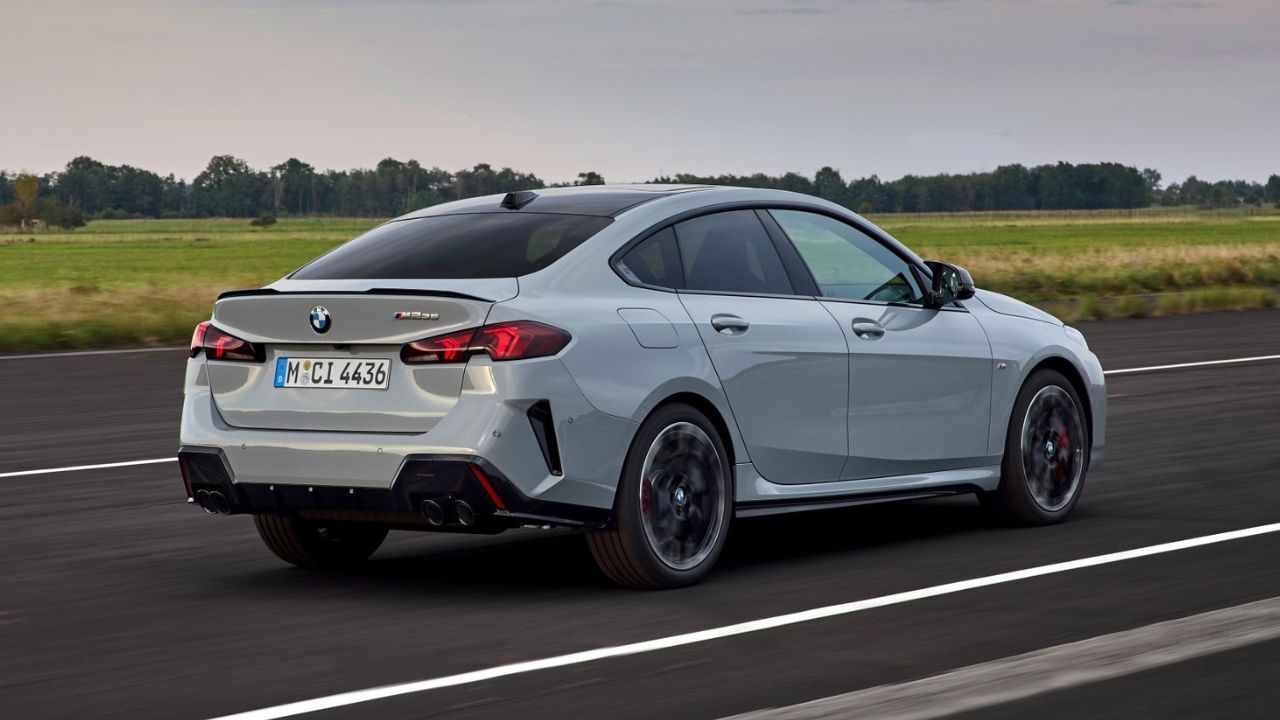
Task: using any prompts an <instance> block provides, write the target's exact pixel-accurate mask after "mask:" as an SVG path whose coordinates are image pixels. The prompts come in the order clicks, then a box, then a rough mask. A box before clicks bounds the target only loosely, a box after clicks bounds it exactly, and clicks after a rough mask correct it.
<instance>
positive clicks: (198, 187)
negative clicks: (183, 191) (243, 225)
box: [191, 155, 268, 217]
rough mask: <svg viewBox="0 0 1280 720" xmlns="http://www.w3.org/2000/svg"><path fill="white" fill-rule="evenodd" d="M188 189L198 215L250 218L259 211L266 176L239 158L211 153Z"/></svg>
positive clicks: (266, 181) (265, 184) (262, 202)
mask: <svg viewBox="0 0 1280 720" xmlns="http://www.w3.org/2000/svg"><path fill="white" fill-rule="evenodd" d="M191 188H192V192H191V194H192V201H193V203H194V205H195V210H196V212H197V213H199V214H201V215H221V216H225V217H250V216H253V215H258V214H260V213H259V210H260V209H261V208H262V206H263V204H264V200H265V199H266V195H267V188H268V179H267V177H266V175H264V174H263V173H259V172H256V171H254V170H253V169H252V168H250V167H249V164H248V163H246V162H245V161H244V160H241V159H240V158H237V157H233V156H231V155H215V156H214V157H213V158H211V159H210V160H209V164H208V166H207V167H205V170H204V172H202V173H200V174H199V175H197V176H196V179H195V181H194V182H193V183H192V184H191Z"/></svg>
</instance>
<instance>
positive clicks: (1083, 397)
mask: <svg viewBox="0 0 1280 720" xmlns="http://www.w3.org/2000/svg"><path fill="white" fill-rule="evenodd" d="M1038 370H1054V371H1056V372H1058V373H1060V374H1061V375H1062V376H1063V377H1065V378H1066V379H1067V382H1069V383H1071V388H1072V389H1073V390H1075V391H1076V397H1078V398H1080V402H1081V403H1082V404H1083V405H1084V407H1083V408H1081V411H1082V412H1083V413H1084V421H1085V427H1087V428H1088V429H1089V443H1090V445H1092V444H1093V404H1092V401H1091V400H1090V398H1089V385H1088V384H1087V383H1086V382H1085V379H1084V374H1083V373H1081V372H1080V370H1079V369H1078V368H1077V367H1076V366H1075V364H1074V363H1072V362H1071V361H1070V360H1068V359H1067V358H1065V357H1062V356H1061V355H1050V356H1049V357H1046V358H1044V359H1042V360H1040V361H1039V362H1038V363H1036V364H1035V366H1033V367H1032V368H1031V370H1030V371H1029V372H1028V373H1027V377H1026V379H1024V380H1023V381H1022V383H1023V385H1026V382H1027V380H1029V379H1030V378H1031V376H1032V375H1034V374H1035V373H1036V371H1038Z"/></svg>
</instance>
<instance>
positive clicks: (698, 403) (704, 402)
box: [645, 390, 737, 474]
mask: <svg viewBox="0 0 1280 720" xmlns="http://www.w3.org/2000/svg"><path fill="white" fill-rule="evenodd" d="M676 403H683V404H685V405H689V406H691V407H693V408H695V409H697V410H698V412H701V413H702V414H703V415H706V416H707V419H708V420H710V421H711V425H712V426H713V427H715V429H716V432H717V433H719V435H720V442H721V443H722V444H723V445H724V448H725V452H727V453H729V471H730V474H732V472H733V467H734V465H735V464H736V463H737V453H736V451H735V448H734V435H733V433H732V432H730V430H729V423H728V421H727V420H726V419H725V417H724V415H723V414H722V413H721V412H720V408H718V407H716V404H715V403H714V402H712V401H711V400H710V399H708V398H707V397H705V396H703V395H699V394H698V393H695V392H691V391H687V390H686V391H683V392H678V393H675V394H672V395H668V396H667V397H665V398H663V399H662V400H659V401H658V402H657V403H656V404H655V405H654V406H653V407H652V408H651V409H650V410H649V412H648V413H647V414H646V415H645V419H646V420H647V419H648V418H649V416H650V415H653V414H654V413H655V412H657V411H659V410H661V409H662V408H664V407H666V406H668V405H674V404H676Z"/></svg>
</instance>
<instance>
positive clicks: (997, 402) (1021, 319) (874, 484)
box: [181, 188, 1106, 508]
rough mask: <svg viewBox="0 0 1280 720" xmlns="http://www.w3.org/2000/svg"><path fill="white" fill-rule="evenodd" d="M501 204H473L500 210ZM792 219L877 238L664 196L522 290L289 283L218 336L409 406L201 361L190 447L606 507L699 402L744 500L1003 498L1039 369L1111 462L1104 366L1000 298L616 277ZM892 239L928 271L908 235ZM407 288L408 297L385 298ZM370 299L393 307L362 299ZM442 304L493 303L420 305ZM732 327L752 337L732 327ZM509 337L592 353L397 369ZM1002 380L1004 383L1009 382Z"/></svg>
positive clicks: (479, 285) (227, 311)
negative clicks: (415, 351)
mask: <svg viewBox="0 0 1280 720" xmlns="http://www.w3.org/2000/svg"><path fill="white" fill-rule="evenodd" d="M540 192H544V193H546V194H563V195H566V196H568V195H570V194H572V193H574V192H581V190H575V189H572V188H567V189H561V190H547V191H540ZM499 200H500V196H492V197H488V198H480V199H474V200H470V201H468V203H470V204H471V206H473V207H475V208H483V207H488V206H493V207H496V206H497V204H498V202H499ZM779 206H787V207H798V208H804V209H809V210H812V211H816V212H823V213H827V214H829V215H832V216H834V217H837V218H843V219H845V220H847V221H849V222H857V223H859V224H861V225H863V226H864V227H874V226H870V224H869V223H867V222H866V221H865V220H864V219H862V218H860V217H859V216H857V215H855V214H853V213H851V212H849V211H848V210H846V209H844V208H841V207H839V206H837V205H834V204H831V203H828V202H825V201H822V200H819V199H816V198H812V197H808V196H803V195H797V194H794V193H787V192H781V191H769V190H755V189H744V188H708V189H699V190H698V191H697V192H661V191H659V192H655V193H654V197H653V199H650V200H648V201H647V202H644V203H642V204H639V205H637V206H635V207H634V208H632V209H630V210H627V211H625V212H622V213H621V214H619V215H618V216H617V217H616V218H615V219H614V222H613V223H612V224H610V225H609V226H608V227H606V228H605V229H604V230H602V231H601V232H600V233H599V234H597V235H596V236H595V237H593V238H591V239H590V240H588V241H587V242H585V243H583V244H582V245H580V246H578V247H577V248H575V249H573V250H572V251H570V252H568V253H567V254H566V255H565V256H564V257H563V258H561V259H560V260H559V261H557V262H556V263H554V264H553V265H551V266H550V267H548V268H546V269H543V270H541V271H539V272H535V273H532V274H529V275H526V276H523V277H520V278H519V279H516V278H496V279H484V280H461V281H460V280H448V281H444V280H442V281H432V280H414V281H398V280H359V281H318V280H311V281H299V280H289V279H283V280H281V281H279V282H277V283H275V284H274V285H273V286H272V287H273V288H274V289H276V290H279V291H280V292H281V293H282V294H281V295H276V296H270V295H268V296H261V297H235V298H228V299H226V300H223V301H222V302H220V303H219V305H218V307H217V309H216V310H215V321H216V322H218V323H219V324H220V325H223V326H224V327H226V328H227V329H228V330H229V331H232V332H235V333H236V334H239V335H241V336H242V337H245V338H246V339H250V340H254V341H257V342H261V343H263V344H264V345H265V346H266V349H267V352H268V356H269V357H276V356H278V355H281V354H287V353H295V354H296V353H301V352H307V353H315V354H316V355H317V356H321V355H324V356H330V355H333V354H335V353H336V354H338V356H342V354H343V353H348V354H350V355H351V356H352V357H355V356H357V355H360V354H370V355H376V356H379V357H386V358H389V359H391V361H392V369H393V375H392V387H391V389H390V390H388V391H348V392H346V393H345V394H344V393H341V392H338V391H325V390H322V391H316V390H297V391H285V390H283V389H278V388H273V387H272V388H268V387H266V384H267V382H268V381H267V379H265V378H263V377H262V375H263V374H264V373H263V372H262V368H261V367H251V366H244V365H240V366H234V365H231V364H228V363H221V362H216V361H206V360H205V359H204V358H203V357H200V358H196V359H193V360H191V361H190V363H189V364H190V366H191V368H192V369H191V371H190V372H189V373H188V380H187V395H186V403H185V408H184V412H183V420H182V429H181V442H182V443H183V444H188V445H203V446H211V447H219V448H222V449H224V450H225V451H226V454H227V457H228V460H229V461H230V462H231V464H232V466H233V467H234V469H235V471H236V473H237V475H238V476H239V477H240V478H253V479H256V480H257V481H267V480H268V479H269V480H271V481H273V482H281V483H298V484H302V483H310V484H332V485H352V486H360V487H388V486H389V485H390V483H391V481H392V479H393V477H394V474H395V469H396V468H397V467H398V466H399V463H400V461H401V460H402V459H403V457H404V456H405V455H408V454H423V453H427V454H430V453H451V454H456V453H465V454H474V455H479V456H481V457H484V458H486V459H487V460H489V461H490V462H492V463H494V465H495V466H496V467H497V468H498V469H499V470H500V471H501V472H503V473H504V474H505V475H507V476H508V477H509V478H510V479H511V481H512V482H513V483H514V484H515V485H516V486H517V487H518V488H519V489H520V490H521V491H522V492H525V493H526V494H528V495H530V496H531V497H538V498H545V499H553V500H555V501H557V502H562V503H568V504H579V505H583V506H589V507H594V508H606V507H610V506H611V505H612V502H613V492H614V488H615V487H616V485H617V483H618V478H619V474H620V472H621V467H622V463H623V460H624V458H625V457H626V454H627V449H628V447H629V445H630V443H631V440H632V437H633V436H634V434H635V432H636V430H637V428H638V427H639V424H640V423H641V422H643V420H644V419H645V418H646V417H647V416H648V415H649V413H651V412H652V411H653V410H654V408H656V407H657V406H658V405H660V404H661V403H663V402H666V401H668V400H670V399H672V398H683V399H685V400H687V401H696V402H698V403H701V404H703V405H704V406H706V407H707V408H709V409H710V411H712V413H713V414H715V415H718V416H719V417H720V418H721V419H722V420H723V424H724V427H725V433H726V438H725V440H726V445H727V447H728V448H729V450H730V453H731V454H732V456H733V462H734V463H735V464H736V465H737V467H738V469H739V472H738V478H737V486H736V495H737V498H738V499H739V500H740V501H747V500H761V499H765V500H767V499H783V498H787V497H789V496H796V497H804V498H815V497H822V496H824V495H825V496H841V497H843V496H847V495H857V494H860V493H882V492H887V491H897V490H903V489H905V490H909V491H912V492H915V491H919V490H927V489H928V488H931V487H943V486H946V487H952V486H957V485H961V486H966V487H980V488H986V489H989V488H992V487H994V486H995V483H996V482H998V480H999V475H998V467H997V466H998V463H999V459H1000V455H1001V453H1002V452H1003V442H1004V433H1005V428H1006V427H1007V424H1008V419H1009V415H1010V409H1011V407H1012V403H1013V398H1014V397H1015V396H1016V394H1017V390H1018V388H1019V387H1020V386H1021V384H1022V382H1023V381H1024V380H1025V379H1026V377H1027V375H1028V374H1029V373H1030V371H1031V370H1032V369H1033V368H1034V367H1035V366H1036V365H1037V364H1038V363H1040V362H1044V361H1052V362H1064V363H1066V364H1067V365H1068V366H1069V367H1071V368H1074V370H1075V374H1078V375H1079V376H1080V378H1081V379H1082V382H1081V384H1082V387H1083V389H1084V391H1085V395H1086V396H1087V398H1088V403H1089V405H1090V409H1091V417H1092V424H1093V445H1094V447H1093V457H1092V460H1093V464H1094V465H1097V464H1098V463H1099V462H1100V461H1101V459H1102V457H1103V454H1104V449H1105V437H1106V432H1105V431H1106V418H1105V414H1106V397H1105V383H1104V380H1103V376H1102V369H1101V366H1100V365H1099V364H1098V360H1097V358H1096V357H1095V356H1094V355H1093V353H1091V352H1090V351H1089V350H1088V348H1087V347H1086V346H1085V345H1084V344H1083V343H1082V342H1080V341H1079V340H1077V339H1075V338H1074V336H1073V335H1072V334H1071V333H1070V332H1068V331H1067V330H1066V329H1064V327H1063V326H1062V325H1061V324H1060V323H1058V322H1056V321H1052V322H1047V321H1043V320H1044V318H1040V317H1038V316H1037V315H1036V313H1038V311H1035V312H1031V311H1027V310H1024V308H1025V307H1026V306H1022V305H1021V304H1020V303H1017V302H1016V301H1013V300H1012V299H1007V300H1000V299H997V298H996V297H995V296H994V295H993V294H987V293H983V294H982V295H981V296H980V297H982V298H984V299H985V300H986V302H989V303H990V306H989V305H987V304H984V302H979V301H970V302H967V303H965V305H966V307H965V309H964V310H943V311H937V310H925V309H923V308H920V307H903V306H886V305H881V304H876V303H844V302H835V301H820V300H818V299H816V298H812V297H761V296H744V295H730V294H707V293H677V292H670V291H663V290H659V289H650V288H643V287H635V286H632V285H629V284H627V283H626V282H624V281H623V280H622V278H621V277H619V276H618V274H617V273H616V272H614V271H613V269H612V268H611V266H610V262H611V258H612V257H613V256H614V255H615V254H616V253H617V252H618V251H619V250H621V249H622V248H623V247H624V246H626V245H627V244H628V243H630V242H631V241H632V240H635V239H637V238H639V237H642V236H644V235H645V234H647V233H649V232H652V231H654V230H657V229H660V228H662V227H663V226H664V225H666V224H669V223H670V222H672V219H673V218H675V217H677V216H680V217H687V216H689V215H690V214H697V213H703V212H709V211H714V210H718V209H725V208H727V207H759V208H769V207H779ZM447 211H449V209H448V208H438V209H435V210H433V211H432V212H447ZM878 237H879V238H880V240H881V241H882V242H884V243H885V244H886V245H888V246H890V247H891V248H893V249H894V250H895V251H896V252H899V253H900V254H902V255H903V256H904V257H906V258H908V259H909V260H910V261H912V262H917V261H919V258H918V257H917V256H915V255H914V254H913V253H911V252H910V251H909V250H907V249H906V248H904V247H902V246H901V244H900V243H897V241H895V240H893V239H892V238H891V237H889V236H888V235H886V234H883V233H879V234H878ZM979 282H981V278H979ZM396 289H401V290H403V291H405V292H406V294H405V295H404V296H395V295H387V294H385V293H386V292H387V291H394V290H396ZM368 290H378V291H379V292H380V294H371V295H361V294H359V293H361V292H363V291H368ZM433 291H436V292H442V293H448V294H454V295H456V294H462V295H467V296H472V297H475V298H477V299H475V300H469V299H466V298H458V297H429V296H424V295H422V293H424V292H433ZM315 304H324V305H325V306H326V307H327V308H328V309H329V310H330V312H331V313H332V315H333V322H334V325H333V330H332V336H331V337H324V338H319V337H317V336H315V335H314V333H312V331H311V330H310V329H309V328H308V327H307V325H306V312H307V311H309V309H310V308H311V307H312V306H313V305H315ZM993 308H996V309H993ZM997 309H998V310H999V311H997ZM398 310H409V311H413V310H420V311H423V312H435V313H438V314H439V315H440V319H439V321H433V322H423V323H421V324H420V325H415V324H413V323H407V325H409V327H404V328H402V327H401V326H400V325H399V324H398V323H397V322H393V321H392V320H390V319H389V313H391V312H394V311H398ZM720 315H732V316H737V318H739V319H740V320H742V321H745V323H746V324H745V326H743V325H742V324H740V323H739V324H734V323H730V324H729V325H725V324H724V323H723V322H720V323H719V324H720V325H721V326H722V327H720V328H716V327H715V326H714V325H713V318H714V317H715V316H720ZM855 319H859V320H865V321H872V322H875V323H878V324H879V325H880V326H881V327H882V328H883V329H884V333H883V335H882V336H881V337H879V338H877V339H874V340H868V339H865V338H863V337H860V336H858V334H857V333H854V332H853V329H852V322H853V320H855ZM509 320H533V321H537V322H542V323H546V324H549V325H553V326H555V327H559V328H562V329H564V330H566V331H567V332H569V333H570V334H571V335H572V338H573V339H572V341H571V342H570V343H569V345H568V346H567V347H565V349H564V350H562V351H561V352H560V353H559V355H558V356H557V357H554V358H544V359H539V360H524V361H515V362H506V363H503V362H492V361H490V360H489V359H488V358H487V357H484V356H478V357H474V358H473V359H472V360H471V361H470V363H468V364H467V365H466V366H462V365H457V366H444V365H442V366H436V367H427V368H421V367H417V368H413V369H412V370H411V369H409V368H407V367H405V366H403V365H401V364H400V362H399V360H398V357H397V355H396V348H397V347H398V345H399V344H401V343H403V342H407V341H409V340H413V339H417V338H419V337H424V336H428V335H434V334H439V333H443V332H447V331H448V330H450V329H457V328H462V327H476V326H479V325H482V324H485V323H495V322H503V321H509ZM722 320H723V319H722ZM309 333H310V334H309ZM1001 363H1004V365H1005V368H1004V369H1003V370H996V369H995V368H996V367H997V366H999V365H1000V364H1001ZM211 388H212V390H213V392H211V391H210V389H211ZM308 392H311V393H321V394H315V395H305V393H308ZM361 392H363V393H365V394H363V395H359V394H358V393H361ZM326 393H328V394H326ZM322 395H323V396H322ZM543 399H546V400H549V401H550V404H551V407H552V409H553V416H554V423H555V425H554V427H555V430H556V433H557V435H558V437H559V439H560V447H561V453H562V454H563V456H564V460H565V474H564V476H563V477H556V476H552V475H550V474H548V473H547V472H546V467H545V464H544V461H543V459H542V456H541V454H540V452H539V450H538V448H537V446H536V443H535V442H534V440H533V435H532V432H531V430H530V428H529V423H528V420H527V418H526V417H525V416H524V413H525V411H526V410H527V409H528V407H529V406H530V405H531V404H532V403H534V402H537V401H539V400H543ZM215 400H216V402H215ZM570 419H572V422H570ZM250 426H255V427H250ZM495 431H498V435H495ZM499 436H500V437H499Z"/></svg>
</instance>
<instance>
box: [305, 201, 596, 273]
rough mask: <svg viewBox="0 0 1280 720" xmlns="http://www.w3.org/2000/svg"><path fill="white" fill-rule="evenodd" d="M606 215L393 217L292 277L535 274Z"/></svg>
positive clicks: (586, 235) (589, 232) (580, 240)
mask: <svg viewBox="0 0 1280 720" xmlns="http://www.w3.org/2000/svg"><path fill="white" fill-rule="evenodd" d="M610 222H612V220H610V219H609V218H602V217H588V216H585V215H547V214H542V215H539V214H534V213H502V214H496V213H495V214H483V215H445V216H440V217H425V218H417V219H412V220H399V221H396V222H390V223H387V224H386V225H381V226H379V227H376V228H374V229H373V230H370V231H369V232H367V233H365V234H364V235H361V236H360V237H358V238H356V239H355V240H352V241H351V242H349V243H347V244H345V245H342V246H341V247H339V248H337V249H336V250H333V251H332V252H330V253H329V254H327V255H324V256H322V257H320V258H319V259H318V260H316V261H314V262H312V263H311V264H310V265H307V266H306V267H303V268H302V269H301V270H299V271H298V272H297V273H295V274H294V275H293V277H295V278H298V279H300V280H317V279H325V280H345V279H357V278H385V279H393V280H394V279H406V280H408V279H414V280H416V279H422V278H493V277H519V276H521V275H528V274H529V273H532V272H537V271H539V270H541V269H543V268H545V267H547V266H548V265H550V264H551V263H553V262H555V261H556V260H559V259H560V258H561V257H563V256H564V254H565V253H567V252H569V251H570V250H572V249H574V248H576V247H578V246H579V245H581V244H582V243H583V242H584V241H585V240H586V239H587V238H589V237H591V236H592V235H595V234H596V233H597V232H599V231H600V230H601V229H603V228H604V227H605V226H606V225H608V224H609V223H610Z"/></svg>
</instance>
